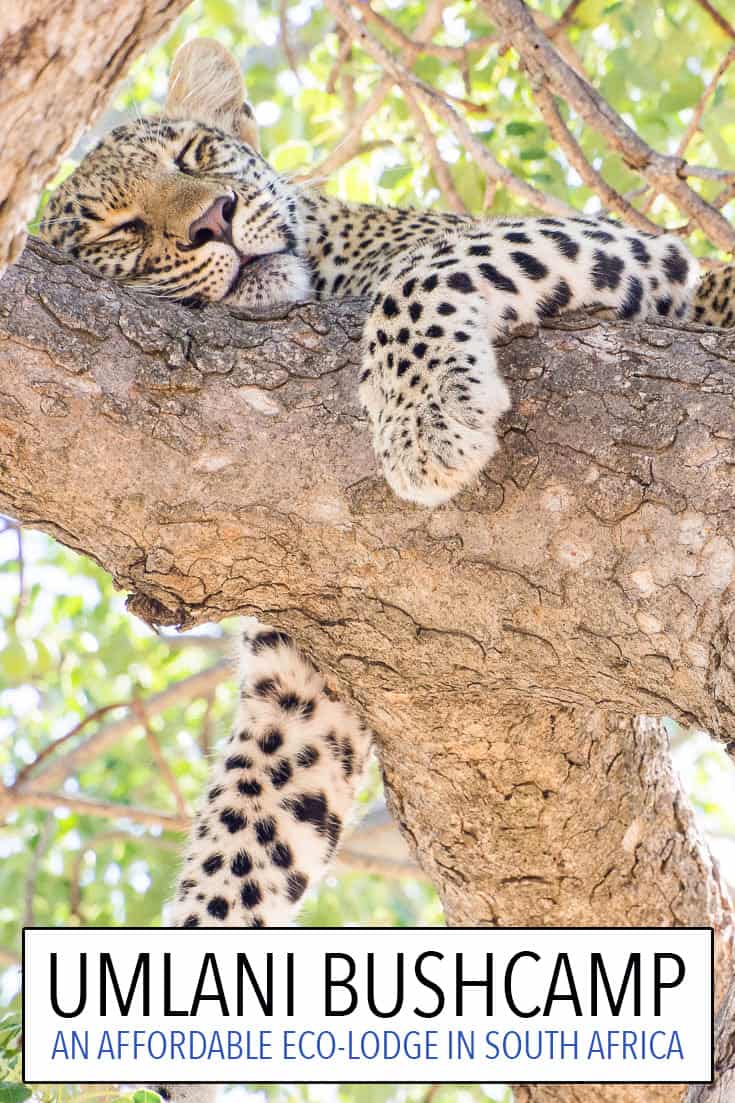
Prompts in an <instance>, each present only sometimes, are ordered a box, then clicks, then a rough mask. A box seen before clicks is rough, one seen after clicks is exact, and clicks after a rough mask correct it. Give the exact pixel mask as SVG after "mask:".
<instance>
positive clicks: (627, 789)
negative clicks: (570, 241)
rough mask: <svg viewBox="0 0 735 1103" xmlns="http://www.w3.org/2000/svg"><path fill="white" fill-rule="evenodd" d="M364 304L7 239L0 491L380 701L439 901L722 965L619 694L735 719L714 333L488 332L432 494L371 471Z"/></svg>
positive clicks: (371, 701)
mask: <svg viewBox="0 0 735 1103" xmlns="http://www.w3.org/2000/svg"><path fill="white" fill-rule="evenodd" d="M362 319H363V306H362V305H361V304H360V303H356V302H344V303H334V304H329V305H325V306H315V305H310V306H304V307H300V308H297V309H294V310H292V311H291V312H290V314H289V315H288V317H287V318H285V319H282V320H267V321H264V320H259V321H245V320H243V319H241V318H238V317H236V316H235V315H233V314H231V313H227V312H225V311H224V310H222V309H217V308H208V309H205V310H203V311H199V312H191V311H187V310H186V309H184V308H183V307H180V306H176V305H171V304H168V305H166V304H161V303H157V302H154V301H152V300H146V299H145V298H142V297H140V296H136V295H134V294H133V293H131V292H129V291H124V290H121V289H119V288H116V287H114V286H112V285H110V284H107V283H105V282H103V281H100V280H98V279H97V278H96V277H94V276H90V275H88V274H87V273H86V272H84V271H82V270H81V269H80V268H78V267H75V266H73V265H70V264H69V263H68V262H67V261H66V259H65V258H61V257H60V256H59V255H57V254H54V253H52V252H51V251H49V250H48V249H45V248H41V247H39V246H37V245H34V246H32V247H31V248H29V249H28V250H27V252H26V253H25V254H24V256H23V257H22V258H21V260H20V262H19V263H18V265H17V266H16V267H14V268H13V269H12V270H11V271H9V272H8V274H7V275H6V276H5V278H4V279H3V281H2V282H1V283H0V338H2V345H0V349H1V350H2V351H1V352H0V358H1V361H0V367H1V369H2V380H3V382H2V385H0V508H2V509H3V510H5V511H7V512H8V513H10V514H12V515H14V516H16V517H18V518H20V519H22V520H24V521H25V522H26V523H28V524H29V525H33V526H35V527H37V528H41V529H43V530H45V531H46V532H50V533H51V534H52V535H54V536H56V537H57V538H58V539H60V540H61V541H62V542H63V543H65V544H67V545H69V546H70V547H73V548H76V549H79V550H80V551H83V552H85V553H86V554H88V555H91V556H92V557H93V558H94V559H95V560H96V561H97V562H99V563H101V564H102V565H103V566H104V567H105V568H106V569H107V570H109V571H111V572H112V574H113V576H114V578H115V580H116V581H117V583H118V584H119V585H120V586H121V587H123V588H125V589H128V590H130V591H132V594H133V597H132V600H131V607H132V608H133V609H134V610H135V611H136V612H137V613H139V614H140V615H142V616H143V617H144V618H145V619H147V620H149V621H150V622H158V623H168V624H174V623H177V624H181V625H182V626H184V627H188V626H192V625H195V624H199V623H201V622H203V621H205V620H209V619H217V618H219V617H221V616H223V615H225V614H230V613H234V612H242V613H251V614H252V613H255V614H257V615H262V617H263V618H264V619H266V620H268V621H269V622H271V623H275V624H277V625H280V626H282V627H284V628H286V629H288V630H290V631H292V632H293V633H294V634H295V635H296V637H297V638H298V639H299V641H300V642H301V643H302V645H304V646H305V647H306V648H307V649H309V650H310V651H311V652H312V653H313V655H314V657H315V659H316V660H317V662H318V663H319V664H320V665H321V666H322V667H323V668H325V669H329V670H330V671H332V673H333V674H334V675H335V676H336V677H337V678H338V679H339V680H340V681H341V683H342V685H343V686H344V688H345V689H346V691H347V692H348V693H350V694H351V695H352V696H353V698H354V699H355V701H356V703H357V705H358V707H360V708H361V710H362V711H363V712H364V714H365V715H366V716H367V718H368V719H369V721H370V722H371V724H372V725H373V727H374V728H375V730H376V732H377V734H378V739H379V750H380V755H381V760H382V764H383V768H384V771H385V775H386V782H387V789H388V794H389V799H390V801H391V804H392V806H393V809H394V810H395V812H396V815H397V817H398V819H399V820H400V822H401V823H402V825H403V827H404V830H405V832H406V834H407V836H408V838H409V839H410V840H411V844H412V847H413V849H414V851H415V853H416V854H417V856H418V858H419V860H420V861H421V864H422V866H423V868H424V869H425V870H426V871H427V873H428V874H429V876H430V877H431V878H432V880H433V881H434V883H435V884H436V886H437V888H438V890H439V892H440V894H441V897H442V900H443V902H444V906H445V908H446V913H447V918H448V920H449V922H451V923H466V924H472V925H474V924H488V925H523V924H531V925H533V924H535V925H544V924H549V925H553V924H559V925H568V924H572V925H574V924H578V925H598V924H599V925H601V924H608V925H615V924H620V925H629V924H632V925H643V924H649V925H663V926H668V925H674V926H679V925H691V924H699V925H701V924H707V925H713V926H714V927H715V929H716V932H717V965H718V970H717V976H718V986H719V988H718V991H719V992H720V993H722V992H724V990H725V988H726V987H727V984H728V983H729V979H730V974H731V971H732V936H733V927H732V913H731V910H730V905H729V902H728V901H727V899H726V894H725V892H724V890H723V889H722V886H721V884H720V881H719V876H718V870H717V867H716V864H715V863H713V861H712V860H711V858H710V856H709V854H708V853H707V850H706V847H705V846H704V845H703V844H702V842H701V840H700V839H699V837H698V835H697V831H696V828H695V826H694V824H693V820H692V816H691V812H690V810H689V808H688V805H687V802H686V800H685V798H684V796H683V795H682V793H681V791H680V789H679V786H678V782H677V781H676V779H675V777H674V775H673V773H672V770H671V766H670V763H669V758H668V751H667V741H666V736H665V732H664V730H663V728H662V725H661V724H660V723H659V722H658V721H657V720H643V719H638V720H634V719H633V717H635V716H636V715H638V714H641V713H646V714H650V715H655V716H662V715H668V716H672V717H675V718H677V719H679V720H682V721H683V722H685V723H692V724H697V725H699V726H700V727H703V728H707V729H709V730H710V731H712V732H713V733H714V734H715V735H716V736H718V737H719V738H721V739H723V740H724V741H727V740H728V739H729V738H731V735H730V733H731V724H732V713H733V709H734V708H735V683H734V682H733V669H734V665H735V655H734V654H733V647H732V644H731V631H732V628H733V626H734V622H732V620H731V617H732V614H733V607H734V601H735V594H734V591H733V572H734V570H735V531H734V529H735V510H734V509H733V506H734V505H735V487H734V486H733V481H732V464H733V461H734V459H735V457H734V456H733V440H735V415H734V412H733V397H732V396H733V394H734V393H735V389H734V387H733V384H734V383H735V366H734V364H733V361H734V360H735V334H731V335H729V336H725V335H723V334H720V333H714V332H712V331H709V332H708V331H704V330H697V329H695V328H690V329H680V328H673V327H665V326H648V325H644V324H639V325H635V326H631V325H624V324H621V323H616V322H615V323H613V322H605V321H601V320H599V319H593V318H583V319H580V318H570V319H565V320H564V321H563V322H560V323H558V324H557V325H556V326H554V327H553V328H548V329H544V330H543V331H542V332H541V333H535V332H534V333H531V332H530V331H529V332H525V333H519V334H516V335H514V336H513V337H512V338H511V339H509V340H508V341H507V343H506V345H505V347H504V348H503V349H502V350H501V366H502V368H503V370H504V372H505V374H506V377H507V378H508V379H509V381H510V384H511V388H512V390H513V396H514V405H513V412H512V413H511V414H510V415H509V416H508V418H507V419H506V421H505V425H504V428H503V447H502V449H501V452H500V453H499V455H498V457H497V458H496V459H495V460H494V461H493V463H492V464H491V465H490V466H489V467H488V469H487V471H486V472H485V474H484V475H483V477H482V479H481V480H480V482H479V483H478V485H477V486H476V487H474V488H473V489H470V490H466V491H465V492H463V493H462V494H461V495H460V496H459V498H458V499H456V500H455V501H454V502H452V503H451V504H450V505H449V506H447V507H444V508H443V509H441V510H438V511H436V512H434V513H429V512H426V511H424V510H421V509H418V508H415V507H412V506H410V505H407V504H406V503H403V502H399V501H397V500H396V499H395V498H393V497H392V496H391V494H390V492H389V490H388V489H387V487H386V486H385V485H384V482H383V479H382V477H381V476H380V475H379V474H378V473H377V470H376V464H375V461H374V459H373V456H372V454H371V449H370V443H369V439H368V434H367V430H366V425H365V422H364V419H363V418H362V416H361V414H360V411H359V408H358V407H357V404H356V400H355V383H356V374H357V363H358V359H359V343H358V338H359V333H360V329H361V324H362ZM33 784H34V782H33V780H32V779H31V780H30V781H29V782H28V786H29V788H32V787H33ZM682 1094H683V1088H681V1087H675V1086H674V1087H672V1086H667V1087H660V1088H655V1087H652V1086H650V1085H647V1086H645V1087H625V1086H623V1087H620V1086H611V1087H608V1088H598V1087H594V1086H591V1085H590V1086H537V1087H530V1088H523V1089H519V1099H520V1100H524V1099H525V1100H527V1101H532V1103H552V1101H553V1103H561V1101H563V1103H592V1101H595V1103H598V1101H604V1103H644V1101H645V1103H651V1101H655V1103H669V1101H672V1103H673V1101H675V1100H680V1099H681V1098H682Z"/></svg>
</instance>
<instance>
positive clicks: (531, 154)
mask: <svg viewBox="0 0 735 1103" xmlns="http://www.w3.org/2000/svg"><path fill="white" fill-rule="evenodd" d="M545 156H546V150H545V149H542V148H541V147H540V146H533V148H532V149H524V150H523V152H522V153H521V160H522V161H542V160H543V159H544V157H545Z"/></svg>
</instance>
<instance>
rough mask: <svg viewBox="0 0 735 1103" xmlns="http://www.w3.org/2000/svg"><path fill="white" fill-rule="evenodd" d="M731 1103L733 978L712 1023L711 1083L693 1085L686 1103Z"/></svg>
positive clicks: (734, 1092)
mask: <svg viewBox="0 0 735 1103" xmlns="http://www.w3.org/2000/svg"><path fill="white" fill-rule="evenodd" d="M733 1099H735V977H733V979H732V982H731V984H730V987H729V989H728V991H727V994H726V995H725V998H724V999H723V1001H722V1003H721V1004H720V1010H719V1012H718V1015H717V1019H716V1021H715V1079H714V1082H713V1083H712V1084H693V1085H692V1087H691V1088H690V1089H689V1093H688V1095H687V1097H686V1103H732V1100H733Z"/></svg>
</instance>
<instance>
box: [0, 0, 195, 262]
mask: <svg viewBox="0 0 735 1103" xmlns="http://www.w3.org/2000/svg"><path fill="white" fill-rule="evenodd" d="M188 3H189V0H114V2H112V3H111V2H109V0H54V2H53V3H51V4H49V3H48V2H47V0H23V3H20V4H18V3H13V2H12V0H11V2H9V3H4V4H3V5H2V6H1V7H0V149H2V151H3V153H2V160H1V161H0V273H1V272H2V270H3V268H4V266H5V264H7V263H11V262H12V261H13V260H15V258H16V257H17V256H18V254H19V253H20V251H21V249H22V248H23V243H24V241H25V224H26V223H27V222H28V221H29V220H30V219H31V218H32V217H33V214H34V212H35V209H36V204H37V203H38V197H39V195H40V192H41V189H42V188H43V186H44V184H45V183H46V182H47V181H48V179H49V177H51V176H52V175H53V174H54V173H55V172H56V169H57V168H58V166H59V163H60V162H61V159H62V157H63V156H64V155H65V154H66V153H67V152H68V151H69V150H70V149H71V147H72V146H73V144H74V142H75V141H76V140H77V138H78V137H79V135H80V134H81V131H82V128H83V127H84V126H85V125H86V124H87V123H89V122H90V121H91V120H92V119H94V118H95V116H96V115H98V114H99V112H100V111H101V110H102V108H103V107H104V106H105V104H106V103H107V100H108V98H109V96H110V93H111V92H112V90H113V89H114V87H115V85H116V84H117V82H118V81H119V80H121V78H122V77H124V76H125V74H126V73H127V71H128V68H129V66H130V65H131V64H132V62H133V61H134V60H135V58H136V57H137V56H138V55H139V54H140V53H142V52H143V50H145V49H146V48H147V47H148V46H150V45H151V44H152V43H153V42H155V41H156V39H157V38H158V37H159V36H160V35H161V34H163V32H164V31H165V30H166V28H167V27H169V26H170V25H171V24H172V23H173V21H174V19H175V18H176V16H177V15H178V14H179V13H180V12H181V11H183V9H184V8H185V7H186V6H187V4H188Z"/></svg>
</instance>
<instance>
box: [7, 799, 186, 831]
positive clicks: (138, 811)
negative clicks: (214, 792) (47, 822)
mask: <svg viewBox="0 0 735 1103" xmlns="http://www.w3.org/2000/svg"><path fill="white" fill-rule="evenodd" d="M19 807H23V808H48V809H50V810H52V811H53V810H55V809H57V808H68V809H70V811H72V812H79V813H80V815H83V816H100V817H101V818H102V819H114V820H130V821H132V822H133V823H141V824H145V825H146V826H147V827H159V828H162V829H163V830H165V831H186V830H187V829H188V827H189V823H190V821H189V817H188V816H171V815H167V814H166V813H165V812H157V811H156V810H155V809H154V808H140V807H138V806H136V805H133V804H117V803H114V802H112V801H107V800H90V799H89V798H88V797H77V796H71V795H70V794H69V793H53V792H46V791H43V792H41V791H38V790H35V789H24V790H22V791H18V790H16V789H2V790H0V815H7V813H8V812H12V811H15V810H16V809H17V808H19Z"/></svg>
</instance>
